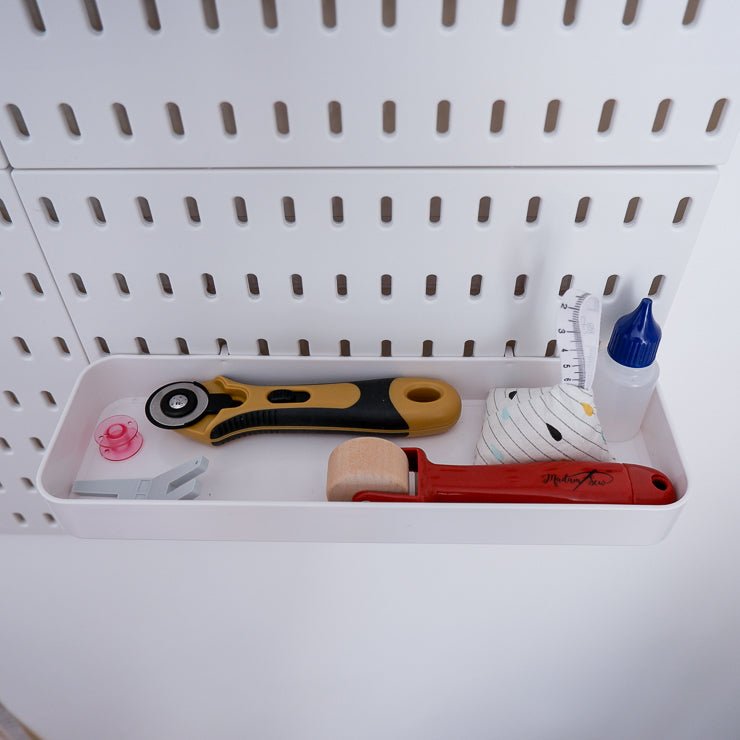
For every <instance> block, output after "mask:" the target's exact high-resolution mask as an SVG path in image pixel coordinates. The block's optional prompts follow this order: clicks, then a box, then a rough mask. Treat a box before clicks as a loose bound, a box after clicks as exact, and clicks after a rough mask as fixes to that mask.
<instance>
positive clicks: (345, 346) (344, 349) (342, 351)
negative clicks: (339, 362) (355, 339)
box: [339, 339, 350, 357]
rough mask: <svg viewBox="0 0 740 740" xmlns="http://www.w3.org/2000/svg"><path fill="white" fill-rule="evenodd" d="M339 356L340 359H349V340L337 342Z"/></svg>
mask: <svg viewBox="0 0 740 740" xmlns="http://www.w3.org/2000/svg"><path fill="white" fill-rule="evenodd" d="M339 356H340V357H349V356H350V344H349V339H340V340H339Z"/></svg>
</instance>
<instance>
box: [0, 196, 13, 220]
mask: <svg viewBox="0 0 740 740" xmlns="http://www.w3.org/2000/svg"><path fill="white" fill-rule="evenodd" d="M0 222H2V223H3V224H5V225H6V226H10V224H12V223H13V219H12V218H11V217H10V211H8V207H7V206H6V205H5V201H4V200H3V199H2V198H0Z"/></svg>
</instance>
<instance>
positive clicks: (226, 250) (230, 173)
mask: <svg viewBox="0 0 740 740" xmlns="http://www.w3.org/2000/svg"><path fill="white" fill-rule="evenodd" d="M716 177H717V174H716V171H715V170H714V169H712V168H705V169H702V168H693V169H680V168H673V169H670V170H649V171H646V170H630V169H562V170H558V169H552V168H550V169H524V170H521V169H520V170H517V169H490V170H485V169H476V170H439V169H427V170H423V171H419V170H381V169H375V170H364V171H355V170H294V171H290V170H268V171H259V170H241V171H239V170H221V171H210V172H206V171H198V170H193V171H187V170H180V171H169V172H164V171H131V170H129V171H112V172H106V171H87V172H61V171H27V172H15V173H14V178H15V181H16V183H17V185H18V188H19V192H20V194H21V197H22V199H23V202H24V204H25V206H26V209H27V211H28V213H29V214H30V217H31V220H32V223H33V226H34V229H35V231H36V234H37V235H38V238H39V240H40V243H41V246H42V248H43V250H44V253H45V255H46V257H47V259H48V261H49V264H50V265H51V269H52V271H53V273H54V276H55V278H56V280H57V283H58V285H59V286H60V290H61V292H62V295H63V297H64V300H65V303H66V305H67V307H68V309H69V311H70V314H71V316H72V318H73V320H74V323H75V326H76V327H77V329H78V331H79V333H80V336H81V338H82V340H83V342H84V344H85V346H86V348H87V351H88V353H89V355H90V356H91V357H98V356H101V354H107V353H108V352H113V353H132V352H140V353H147V352H149V353H157V354H160V353H161V354H172V353H177V352H182V353H185V352H189V353H194V354H213V353H216V352H218V351H229V352H231V353H237V354H247V355H254V354H260V353H261V354H266V353H270V354H287V355H291V354H292V355H295V354H304V355H305V354H311V355H338V354H350V355H352V356H356V355H367V356H378V355H381V354H383V355H388V354H391V355H397V356H398V355H404V356H408V355H410V356H419V355H437V356H440V355H444V356H460V355H464V354H475V355H479V356H480V355H485V356H497V355H503V354H504V353H505V352H506V348H507V346H508V348H509V351H510V352H514V353H515V354H517V355H520V356H542V355H544V354H546V353H547V352H552V350H553V345H552V343H551V342H552V340H553V338H554V336H555V333H554V332H555V313H554V310H555V307H556V305H557V304H556V301H555V298H556V297H557V296H558V294H559V292H561V291H562V290H564V289H565V288H566V287H568V285H569V284H571V282H572V284H574V285H578V286H579V287H582V288H585V289H588V290H592V291H597V292H600V293H601V292H603V293H605V294H606V295H605V305H604V321H605V324H608V325H611V322H612V321H613V320H614V319H615V318H616V317H617V316H618V315H620V314H622V313H625V312H626V311H627V310H631V309H632V308H633V307H634V305H636V303H637V301H638V299H639V298H640V297H642V296H643V295H646V294H652V295H654V297H655V299H656V314H657V316H658V319H659V320H662V319H663V318H664V317H665V315H666V311H667V309H668V306H669V304H670V302H671V300H672V298H673V295H674V293H675V291H676V288H677V286H678V282H679V280H680V278H681V275H682V273H683V270H684V267H685V264H686V260H687V258H688V255H689V253H690V250H691V247H692V245H693V243H694V240H695V237H696V234H697V230H698V228H699V225H700V222H701V220H702V217H703V215H704V212H705V210H706V208H707V205H708V203H709V200H710V197H711V194H712V191H713V188H714V185H715V182H716Z"/></svg>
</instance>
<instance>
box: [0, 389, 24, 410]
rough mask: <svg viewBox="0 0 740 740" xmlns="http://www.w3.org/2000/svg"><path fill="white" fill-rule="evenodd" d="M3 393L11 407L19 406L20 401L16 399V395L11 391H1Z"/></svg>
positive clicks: (17, 407) (16, 407) (18, 407)
mask: <svg viewBox="0 0 740 740" xmlns="http://www.w3.org/2000/svg"><path fill="white" fill-rule="evenodd" d="M3 395H4V396H5V400H6V402H7V403H8V405H9V406H10V407H11V408H13V409H20V408H21V402H20V401H19V400H18V396H16V395H15V393H13V391H3Z"/></svg>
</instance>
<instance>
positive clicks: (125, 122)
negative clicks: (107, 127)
mask: <svg viewBox="0 0 740 740" xmlns="http://www.w3.org/2000/svg"><path fill="white" fill-rule="evenodd" d="M111 107H112V109H113V115H114V117H115V119H116V124H117V125H118V131H119V133H120V134H121V136H124V137H126V138H129V137H131V136H133V133H134V132H133V130H132V128H131V121H130V119H129V117H128V111H127V110H126V106H125V105H123V103H113V105H112V106H111Z"/></svg>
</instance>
